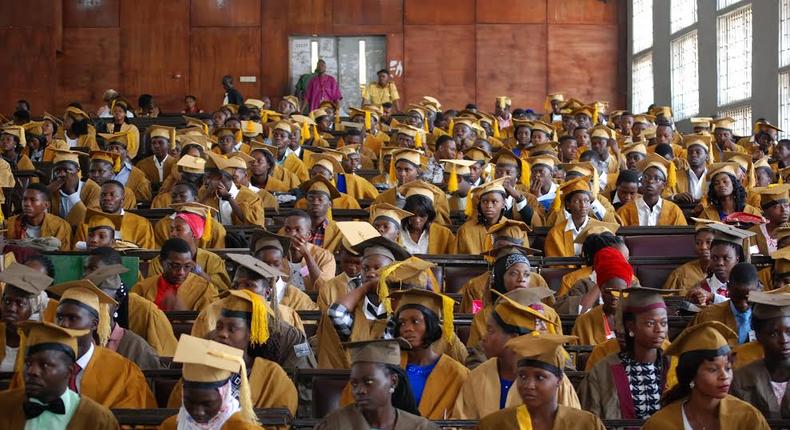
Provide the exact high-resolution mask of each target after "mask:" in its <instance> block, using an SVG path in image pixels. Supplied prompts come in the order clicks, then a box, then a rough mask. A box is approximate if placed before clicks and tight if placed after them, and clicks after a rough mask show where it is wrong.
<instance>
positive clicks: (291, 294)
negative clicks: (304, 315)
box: [280, 284, 318, 311]
mask: <svg viewBox="0 0 790 430" xmlns="http://www.w3.org/2000/svg"><path fill="white" fill-rule="evenodd" d="M280 304H281V305H283V306H288V307H289V308H291V309H293V310H295V311H316V310H318V305H316V304H315V302H313V300H312V299H311V298H310V296H308V295H307V294H305V293H304V292H303V291H302V290H300V289H298V288H296V287H294V286H293V285H291V284H288V285H286V286H285V294H284V295H283V299H282V300H281V301H280Z"/></svg>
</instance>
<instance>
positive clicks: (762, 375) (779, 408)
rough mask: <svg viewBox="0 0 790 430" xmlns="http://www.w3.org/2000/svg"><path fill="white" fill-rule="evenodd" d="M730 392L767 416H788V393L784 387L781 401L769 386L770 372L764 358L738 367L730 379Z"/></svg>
mask: <svg viewBox="0 0 790 430" xmlns="http://www.w3.org/2000/svg"><path fill="white" fill-rule="evenodd" d="M730 394H732V395H733V396H735V397H737V398H739V399H741V400H743V401H745V402H747V403H749V404H750V405H752V406H754V407H755V408H757V409H758V410H759V411H760V412H762V414H763V415H764V416H766V417H768V418H790V393H788V387H785V393H784V397H783V399H782V403H781V404H779V399H777V398H776V395H774V390H773V389H772V388H771V374H770V373H769V372H768V368H767V367H766V364H765V360H764V359H763V360H758V361H754V362H752V363H750V364H749V365H747V366H745V367H742V368H740V369H738V370H737V371H736V372H735V375H734V376H733V379H732V385H731V386H730Z"/></svg>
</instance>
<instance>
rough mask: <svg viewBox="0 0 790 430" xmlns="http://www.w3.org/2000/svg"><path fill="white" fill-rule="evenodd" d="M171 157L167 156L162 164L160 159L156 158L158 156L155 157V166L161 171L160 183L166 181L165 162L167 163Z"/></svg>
mask: <svg viewBox="0 0 790 430" xmlns="http://www.w3.org/2000/svg"><path fill="white" fill-rule="evenodd" d="M169 156H170V155H168V154H165V158H164V160H162V162H161V163H160V162H159V159H158V158H156V155H154V156H153V157H154V166H156V170H158V171H159V182H162V181H164V180H165V162H166V161H167V157H169Z"/></svg>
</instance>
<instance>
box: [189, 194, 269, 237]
mask: <svg viewBox="0 0 790 430" xmlns="http://www.w3.org/2000/svg"><path fill="white" fill-rule="evenodd" d="M238 189H239V193H238V194H236V199H235V200H236V204H237V205H239V209H241V213H242V216H243V218H239V217H237V216H236V213H235V212H234V213H233V214H232V215H231V217H230V219H231V223H232V224H233V225H257V226H261V227H263V226H264V222H265V218H264V213H263V202H262V201H261V198H260V196H258V194H257V193H254V192H253V191H252V190H251V189H249V188H247V187H245V186H243V185H242V186H240V187H238ZM198 196H199V197H198V200H200V203H203V204H204V205H208V206H211V207H212V208H214V209H217V210H219V199H217V196H215V195H209V194H208V193H207V192H206V188H205V187H203V188H201V189H200V191H199V192H198Z"/></svg>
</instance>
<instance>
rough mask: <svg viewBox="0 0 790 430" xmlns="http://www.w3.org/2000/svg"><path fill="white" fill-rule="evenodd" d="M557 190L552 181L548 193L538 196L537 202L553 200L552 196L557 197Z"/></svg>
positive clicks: (555, 184)
mask: <svg viewBox="0 0 790 430" xmlns="http://www.w3.org/2000/svg"><path fill="white" fill-rule="evenodd" d="M557 188H559V186H558V185H557V183H556V182H553V181H552V183H551V186H550V187H549V191H548V192H547V193H546V194H544V195H542V196H539V197H538V201H539V202H543V201H546V200H549V199H551V200H554V196H556V195H557Z"/></svg>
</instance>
